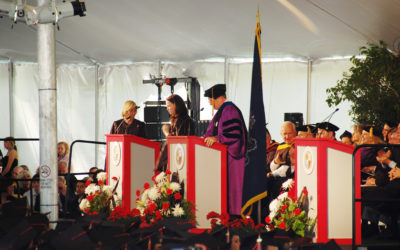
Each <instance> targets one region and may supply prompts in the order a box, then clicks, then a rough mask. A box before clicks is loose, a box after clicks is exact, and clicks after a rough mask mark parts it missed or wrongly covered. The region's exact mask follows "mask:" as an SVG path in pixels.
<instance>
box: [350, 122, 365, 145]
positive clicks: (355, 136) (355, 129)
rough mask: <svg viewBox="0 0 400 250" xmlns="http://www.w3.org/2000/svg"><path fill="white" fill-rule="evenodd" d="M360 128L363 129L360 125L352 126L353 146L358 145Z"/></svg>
mask: <svg viewBox="0 0 400 250" xmlns="http://www.w3.org/2000/svg"><path fill="white" fill-rule="evenodd" d="M362 127H363V125H362V124H355V125H354V126H353V134H352V136H351V141H352V142H353V145H354V146H358V145H360V141H361V133H362Z"/></svg>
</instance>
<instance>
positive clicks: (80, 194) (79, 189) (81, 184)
mask: <svg viewBox="0 0 400 250" xmlns="http://www.w3.org/2000/svg"><path fill="white" fill-rule="evenodd" d="M85 190H86V186H85V181H84V180H79V181H77V183H76V189H75V197H76V199H77V202H78V204H80V203H81V201H82V200H83V199H85V198H86V194H85Z"/></svg>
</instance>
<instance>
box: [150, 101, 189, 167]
mask: <svg viewBox="0 0 400 250" xmlns="http://www.w3.org/2000/svg"><path fill="white" fill-rule="evenodd" d="M166 104H167V111H168V113H169V115H170V118H169V121H170V123H171V124H170V125H167V124H166V125H164V126H163V127H162V131H163V133H164V135H165V136H166V137H167V136H182V135H194V133H195V128H194V122H193V120H192V119H191V118H190V117H189V115H188V110H187V108H186V105H185V102H184V101H183V100H182V98H181V97H180V96H179V95H171V96H169V97H168V98H167V101H166ZM167 164H168V147H167V144H166V143H165V144H164V145H163V147H162V149H161V153H160V157H159V158H158V160H157V164H156V171H166V170H167Z"/></svg>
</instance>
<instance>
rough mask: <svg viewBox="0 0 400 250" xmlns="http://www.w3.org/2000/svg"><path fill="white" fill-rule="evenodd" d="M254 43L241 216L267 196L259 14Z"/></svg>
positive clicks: (251, 210)
mask: <svg viewBox="0 0 400 250" xmlns="http://www.w3.org/2000/svg"><path fill="white" fill-rule="evenodd" d="M255 33H256V36H255V41H254V58H253V72H252V77H251V99H250V121H249V136H248V140H249V144H248V152H247V159H246V168H245V174H244V183H243V197H242V204H243V206H242V216H248V215H250V214H252V213H254V212H253V210H255V205H256V203H257V202H258V201H260V200H261V199H263V198H265V197H266V196H267V192H266V190H267V183H266V180H267V177H266V174H267V170H266V132H265V113H264V101H263V92H262V77H261V40H260V35H261V26H260V17H259V14H258V13H257V28H256V30H255Z"/></svg>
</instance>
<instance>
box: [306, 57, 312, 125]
mask: <svg viewBox="0 0 400 250" xmlns="http://www.w3.org/2000/svg"><path fill="white" fill-rule="evenodd" d="M311 73H312V59H311V58H308V59H307V113H306V124H310V116H311V105H310V104H311V101H310V98H311Z"/></svg>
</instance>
